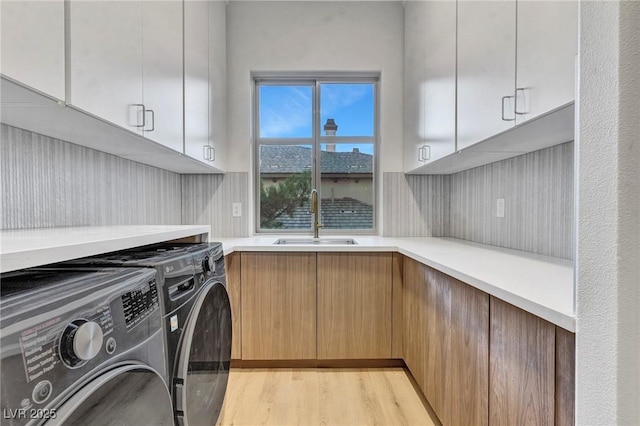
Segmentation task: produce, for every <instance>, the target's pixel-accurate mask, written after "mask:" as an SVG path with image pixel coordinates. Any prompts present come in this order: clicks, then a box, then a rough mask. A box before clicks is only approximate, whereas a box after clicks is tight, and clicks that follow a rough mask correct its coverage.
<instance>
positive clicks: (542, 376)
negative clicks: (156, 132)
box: [489, 297, 555, 426]
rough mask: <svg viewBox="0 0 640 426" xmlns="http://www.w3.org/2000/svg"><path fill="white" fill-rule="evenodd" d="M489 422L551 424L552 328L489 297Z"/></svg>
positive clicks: (553, 368)
mask: <svg viewBox="0 0 640 426" xmlns="http://www.w3.org/2000/svg"><path fill="white" fill-rule="evenodd" d="M490 354H491V355H490V359H489V374H490V376H489V377H490V378H489V380H490V385H489V423H490V424H491V425H540V426H542V425H553V424H554V398H555V326H554V325H553V324H551V323H549V322H547V321H545V320H543V319H541V318H538V317H536V316H535V315H532V314H530V313H528V312H525V311H523V310H522V309H519V308H517V307H515V306H513V305H510V304H508V303H506V302H503V301H501V300H498V299H496V298H494V297H491V349H490Z"/></svg>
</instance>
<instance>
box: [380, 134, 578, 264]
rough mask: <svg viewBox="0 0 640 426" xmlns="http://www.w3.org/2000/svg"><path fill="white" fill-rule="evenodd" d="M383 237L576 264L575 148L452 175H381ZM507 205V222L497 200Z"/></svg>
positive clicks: (548, 150) (550, 150)
mask: <svg viewBox="0 0 640 426" xmlns="http://www.w3.org/2000/svg"><path fill="white" fill-rule="evenodd" d="M383 185H384V188H383V196H384V206H383V208H384V235H385V236H397V237H404V236H413V237H441V236H445V237H455V238H460V239H464V240H470V241H475V242H479V243H483V244H489V245H495V246H500V247H506V248H512V249H516V250H524V251H528V252H532V253H538V254H542V255H547V256H554V257H560V258H565V259H572V258H573V249H574V238H573V204H574V200H573V142H569V143H565V144H562V145H557V146H554V147H551V148H546V149H542V150H540V151H536V152H532V153H529V154H525V155H521V156H518V157H514V158H510V159H507V160H503V161H499V162H496V163H492V164H488V165H486V166H481V167H477V168H474V169H471V170H465V171H463V172H459V173H455V174H453V175H433V176H408V175H404V174H403V173H385V174H384V178H383ZM498 198H504V199H505V205H506V206H505V217H504V218H498V217H496V200H497V199H498Z"/></svg>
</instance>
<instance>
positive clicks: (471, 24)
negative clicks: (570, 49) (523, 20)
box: [457, 0, 516, 150]
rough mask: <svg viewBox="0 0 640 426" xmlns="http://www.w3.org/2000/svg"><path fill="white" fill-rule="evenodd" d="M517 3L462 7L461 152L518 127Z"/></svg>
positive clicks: (462, 3) (466, 4)
mask: <svg viewBox="0 0 640 426" xmlns="http://www.w3.org/2000/svg"><path fill="white" fill-rule="evenodd" d="M515 63H516V2H515V0H511V1H460V2H458V96H457V100H458V146H457V149H458V150H460V149H464V148H466V147H469V146H471V145H473V144H475V143H477V142H480V141H482V140H484V139H487V138H489V137H491V136H493V135H496V134H498V133H500V132H503V131H505V130H507V129H509V128H511V127H513V126H514V125H515V113H514V92H515V85H516V75H515Z"/></svg>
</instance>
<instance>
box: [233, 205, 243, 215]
mask: <svg viewBox="0 0 640 426" xmlns="http://www.w3.org/2000/svg"><path fill="white" fill-rule="evenodd" d="M233 217H242V203H233Z"/></svg>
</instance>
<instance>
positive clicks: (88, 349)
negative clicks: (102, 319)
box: [60, 319, 103, 368]
mask: <svg viewBox="0 0 640 426" xmlns="http://www.w3.org/2000/svg"><path fill="white" fill-rule="evenodd" d="M102 340H103V334H102V328H100V325H98V324H97V323H95V322H93V321H87V320H84V319H78V320H75V321H73V322H72V323H70V324H69V325H68V326H67V328H66V329H65V330H64V331H63V332H62V336H61V337H60V357H61V359H62V362H64V363H65V364H66V365H67V366H68V367H71V368H74V367H79V366H80V365H82V364H84V363H86V362H87V361H89V360H91V359H93V358H95V356H96V355H98V353H99V352H100V349H101V348H102Z"/></svg>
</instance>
